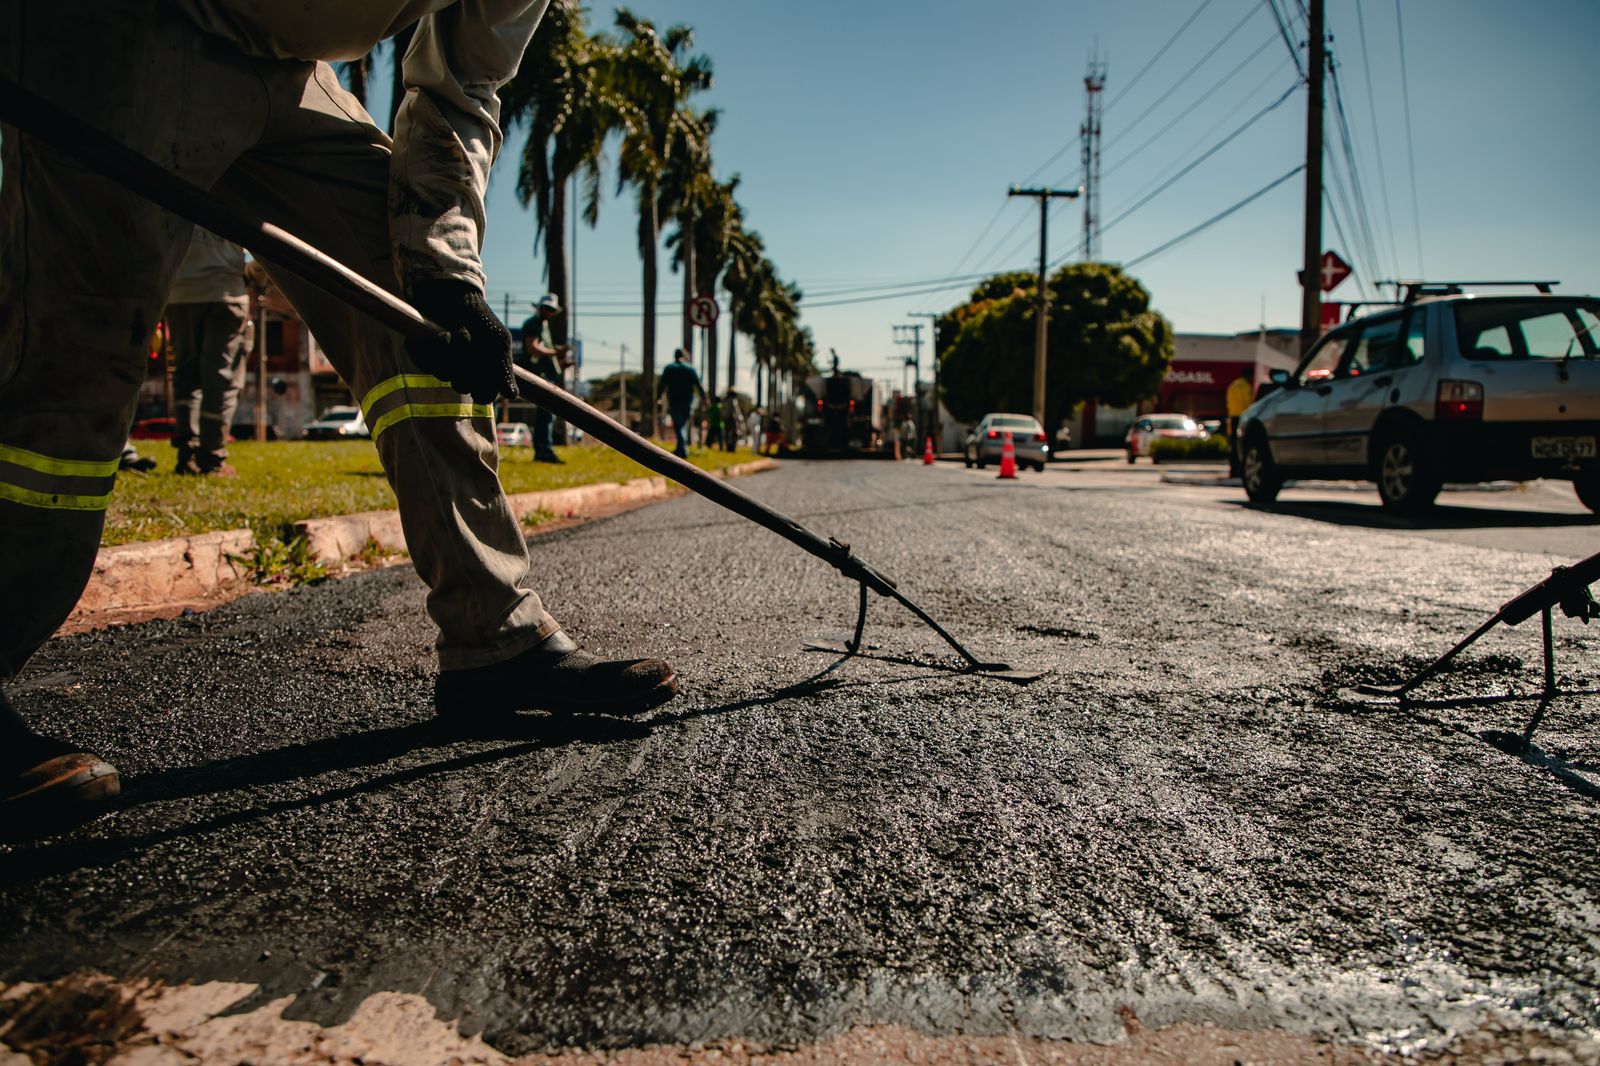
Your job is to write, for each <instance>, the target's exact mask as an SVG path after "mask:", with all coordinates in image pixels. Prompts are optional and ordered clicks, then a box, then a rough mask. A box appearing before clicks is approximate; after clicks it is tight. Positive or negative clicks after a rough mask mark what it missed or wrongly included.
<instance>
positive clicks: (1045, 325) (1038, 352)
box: [1008, 185, 1083, 426]
mask: <svg viewBox="0 0 1600 1066" xmlns="http://www.w3.org/2000/svg"><path fill="white" fill-rule="evenodd" d="M1082 191H1083V190H1082V189H1044V188H1041V189H1022V188H1018V187H1017V186H1015V185H1013V186H1011V190H1010V192H1009V194H1008V195H1011V196H1032V197H1035V198H1036V199H1037V200H1038V201H1039V303H1038V308H1037V309H1036V310H1035V312H1034V317H1035V319H1036V321H1035V324H1034V331H1033V417H1034V418H1036V419H1038V420H1039V425H1041V426H1043V425H1044V367H1045V355H1046V353H1047V351H1048V348H1049V343H1050V342H1049V335H1050V287H1049V286H1048V285H1047V284H1046V280H1047V279H1046V278H1045V264H1046V263H1047V262H1048V252H1049V248H1050V201H1051V200H1054V199H1061V200H1076V199H1077V198H1078V194H1079V193H1080V192H1082Z"/></svg>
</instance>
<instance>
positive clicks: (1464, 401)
mask: <svg viewBox="0 0 1600 1066" xmlns="http://www.w3.org/2000/svg"><path fill="white" fill-rule="evenodd" d="M1433 417H1434V418H1436V419H1438V420H1439V421H1440V422H1480V421H1482V420H1483V386H1482V385H1481V384H1479V383H1478V382H1476V381H1452V380H1450V379H1449V378H1446V379H1444V380H1443V381H1441V382H1439V399H1438V401H1437V402H1435V404H1434V405H1433Z"/></svg>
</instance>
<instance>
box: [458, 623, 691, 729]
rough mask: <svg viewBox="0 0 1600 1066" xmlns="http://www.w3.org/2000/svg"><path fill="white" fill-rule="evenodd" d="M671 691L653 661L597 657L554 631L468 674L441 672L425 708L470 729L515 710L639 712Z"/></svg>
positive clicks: (673, 681)
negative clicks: (430, 705) (513, 654)
mask: <svg viewBox="0 0 1600 1066" xmlns="http://www.w3.org/2000/svg"><path fill="white" fill-rule="evenodd" d="M677 694H678V676H677V675H676V674H675V673H673V671H672V667H670V666H668V665H667V664H666V663H665V662H663V661H661V660H660V659H618V660H610V661H608V660H604V659H601V658H599V657H598V656H596V655H592V654H590V653H589V652H586V651H584V650H583V649H582V648H580V647H578V645H577V644H575V643H574V642H573V640H572V638H571V637H569V636H567V635H566V634H565V633H563V632H561V631H560V630H557V631H556V632H554V633H552V634H551V635H550V636H549V637H548V638H546V639H545V641H544V643H542V644H540V645H539V646H538V647H536V648H530V649H528V650H527V651H525V652H523V653H522V654H521V655H518V656H516V657H514V658H511V659H507V660H505V661H504V662H498V663H494V664H492V665H489V666H480V667H477V668H475V669H470V670H443V671H441V672H440V673H439V679H438V681H437V682H436V683H435V685H434V692H433V705H434V710H435V711H436V713H437V714H438V715H439V717H441V718H444V719H447V720H448V721H449V722H450V723H451V724H456V723H459V724H462V725H471V724H475V723H483V722H486V721H492V720H494V719H497V718H503V717H505V716H507V715H510V714H512V713H514V712H516V711H556V712H560V713H565V714H578V713H587V714H614V715H633V714H643V713H644V712H645V711H648V710H650V709H651V708H652V707H659V706H661V704H663V703H665V702H667V701H668V700H670V699H671V698H672V697H673V696H675V695H677Z"/></svg>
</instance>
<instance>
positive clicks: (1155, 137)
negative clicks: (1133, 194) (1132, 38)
mask: <svg viewBox="0 0 1600 1066" xmlns="http://www.w3.org/2000/svg"><path fill="white" fill-rule="evenodd" d="M1272 41H1273V38H1272V37H1268V38H1267V39H1266V40H1265V41H1262V42H1261V44H1260V46H1259V47H1257V48H1256V50H1255V51H1254V52H1251V53H1250V54H1249V55H1248V56H1246V57H1245V58H1244V60H1243V62H1241V63H1240V64H1239V65H1238V66H1236V67H1234V68H1233V69H1232V70H1230V71H1228V73H1226V74H1224V75H1223V76H1222V80H1221V81H1219V82H1217V83H1216V84H1215V85H1213V86H1211V88H1209V89H1207V90H1206V91H1205V92H1204V93H1202V94H1201V95H1199V96H1197V97H1195V98H1194V102H1193V103H1191V104H1190V105H1189V106H1188V107H1186V108H1184V109H1183V110H1182V111H1180V112H1178V114H1177V116H1176V117H1174V118H1173V119H1172V120H1171V121H1170V122H1168V123H1167V124H1166V125H1165V126H1162V127H1161V128H1160V129H1159V130H1157V131H1156V132H1155V133H1153V134H1151V135H1150V137H1148V138H1146V139H1145V141H1144V142H1143V143H1142V144H1140V145H1139V147H1137V148H1135V149H1134V150H1133V151H1131V152H1129V153H1127V154H1126V155H1124V156H1123V157H1122V158H1121V159H1119V160H1117V161H1116V162H1115V163H1113V164H1111V166H1109V167H1107V168H1106V173H1107V174H1110V173H1112V172H1113V171H1115V170H1117V169H1118V168H1119V167H1121V166H1122V165H1123V164H1124V163H1126V162H1128V160H1130V159H1132V158H1133V157H1134V156H1136V155H1138V154H1139V153H1140V152H1142V151H1144V150H1145V149H1146V148H1148V147H1150V146H1151V145H1152V144H1155V143H1156V142H1157V141H1159V140H1160V139H1161V138H1162V137H1164V136H1165V135H1166V134H1167V133H1168V132H1170V131H1171V129H1172V127H1174V126H1176V125H1177V124H1178V123H1180V122H1182V121H1183V120H1184V119H1186V118H1188V117H1189V116H1190V115H1191V114H1193V113H1194V111H1195V109H1196V108H1198V107H1199V106H1200V105H1201V104H1204V103H1205V102H1206V101H1207V100H1209V99H1211V98H1212V97H1213V96H1215V95H1216V94H1217V92H1218V91H1220V90H1221V89H1222V88H1223V86H1225V85H1227V84H1228V83H1229V82H1230V81H1232V80H1233V79H1234V78H1235V77H1237V76H1238V74H1239V72H1240V71H1242V70H1244V68H1245V67H1247V66H1249V65H1250V64H1251V63H1252V62H1254V61H1255V58H1256V57H1257V56H1259V55H1260V54H1261V53H1262V52H1264V51H1266V50H1267V48H1268V46H1269V45H1271V44H1272ZM1112 143H1113V144H1115V143H1116V141H1115V140H1113V141H1112Z"/></svg>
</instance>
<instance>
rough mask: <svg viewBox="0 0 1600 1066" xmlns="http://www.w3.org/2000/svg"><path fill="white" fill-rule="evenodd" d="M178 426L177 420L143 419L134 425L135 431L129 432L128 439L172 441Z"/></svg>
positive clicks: (169, 418)
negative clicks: (174, 430) (173, 432)
mask: <svg viewBox="0 0 1600 1066" xmlns="http://www.w3.org/2000/svg"><path fill="white" fill-rule="evenodd" d="M177 424H178V421H177V419H175V418H171V417H166V418H141V419H139V421H137V422H135V423H134V424H133V429H131V430H129V431H128V439H129V440H171V439H172V430H173V427H175V426H176V425H177Z"/></svg>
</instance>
